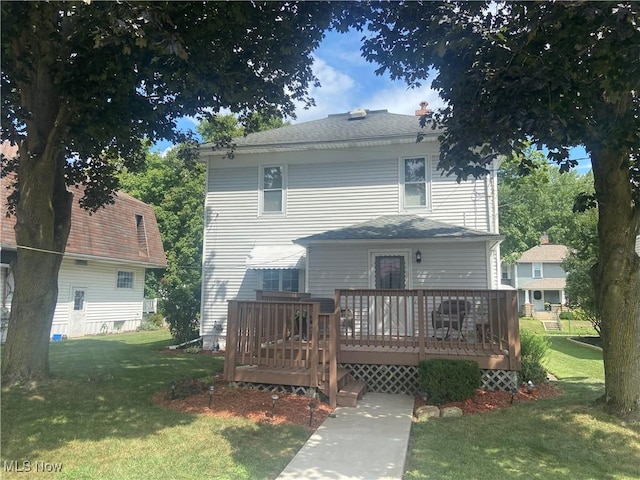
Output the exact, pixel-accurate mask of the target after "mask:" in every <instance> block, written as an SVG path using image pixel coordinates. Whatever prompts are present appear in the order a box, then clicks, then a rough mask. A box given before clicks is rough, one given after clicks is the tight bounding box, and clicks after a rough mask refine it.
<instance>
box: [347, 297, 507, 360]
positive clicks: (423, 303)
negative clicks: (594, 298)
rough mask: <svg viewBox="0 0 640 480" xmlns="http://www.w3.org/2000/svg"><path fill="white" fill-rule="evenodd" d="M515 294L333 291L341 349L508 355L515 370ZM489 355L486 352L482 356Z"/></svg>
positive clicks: (422, 356)
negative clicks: (339, 320) (447, 351)
mask: <svg viewBox="0 0 640 480" xmlns="http://www.w3.org/2000/svg"><path fill="white" fill-rule="evenodd" d="M516 300H517V299H516V292H515V291H510V290H380V289H360V290H358V289H342V290H336V299H335V301H336V305H337V307H338V308H339V311H341V312H342V315H341V322H340V336H341V345H344V346H366V347H409V348H417V349H418V350H419V354H420V357H421V358H424V357H425V354H426V351H427V350H429V351H430V352H433V351H434V350H438V349H448V350H451V349H465V350H487V351H491V352H503V353H508V355H509V358H510V359H512V362H513V363H512V367H513V368H514V369H515V368H517V361H518V360H517V359H518V358H519V353H520V352H519V345H520V342H519V334H518V313H517V301H516ZM487 353H488V352H487Z"/></svg>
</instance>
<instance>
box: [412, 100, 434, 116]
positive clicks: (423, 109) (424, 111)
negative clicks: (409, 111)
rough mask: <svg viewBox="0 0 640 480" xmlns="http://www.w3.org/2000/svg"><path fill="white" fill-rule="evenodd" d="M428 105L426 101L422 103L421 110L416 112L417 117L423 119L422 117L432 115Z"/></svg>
mask: <svg viewBox="0 0 640 480" xmlns="http://www.w3.org/2000/svg"><path fill="white" fill-rule="evenodd" d="M428 105H429V103H427V101H426V100H423V101H422V102H420V110H416V117H421V116H422V115H428V114H430V113H432V112H431V110H430V109H429V108H427V106H428Z"/></svg>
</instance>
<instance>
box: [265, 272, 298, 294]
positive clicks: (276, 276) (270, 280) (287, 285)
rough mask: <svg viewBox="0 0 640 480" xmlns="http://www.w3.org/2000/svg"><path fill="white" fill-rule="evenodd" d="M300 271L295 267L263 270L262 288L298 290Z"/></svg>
mask: <svg viewBox="0 0 640 480" xmlns="http://www.w3.org/2000/svg"><path fill="white" fill-rule="evenodd" d="M299 273H300V271H299V270H298V269H295V268H287V269H268V270H262V290H269V291H275V292H298V291H299V289H300V285H299V278H300V275H299Z"/></svg>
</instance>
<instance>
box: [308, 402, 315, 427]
mask: <svg viewBox="0 0 640 480" xmlns="http://www.w3.org/2000/svg"><path fill="white" fill-rule="evenodd" d="M314 408H316V402H309V426H311V424H312V423H313V410H314Z"/></svg>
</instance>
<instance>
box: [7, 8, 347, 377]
mask: <svg viewBox="0 0 640 480" xmlns="http://www.w3.org/2000/svg"><path fill="white" fill-rule="evenodd" d="M343 8H345V7H344V5H342V4H340V3H324V2H300V3H298V2H250V3H249V2H126V1H125V2H60V1H54V2H2V4H1V5H0V9H1V22H2V28H1V33H0V35H1V37H0V40H1V46H0V48H1V49H2V55H1V62H2V64H1V66H2V74H1V79H0V82H1V83H0V87H1V88H2V100H1V102H2V116H1V118H0V120H1V126H2V132H1V136H2V140H3V141H4V140H9V141H11V142H12V143H14V144H18V145H19V154H18V157H17V158H16V159H10V160H8V159H3V160H2V168H3V172H6V171H15V172H16V173H17V184H16V195H14V196H13V200H14V202H15V214H16V216H17V224H16V225H17V226H16V240H17V243H18V245H19V248H18V251H17V260H16V262H15V265H14V267H13V272H14V277H15V294H14V297H13V301H12V309H11V316H10V320H9V328H8V332H7V343H6V346H5V349H4V352H3V362H2V371H3V378H4V379H6V380H12V379H15V380H19V379H21V378H37V377H41V376H45V375H47V374H48V351H49V339H48V336H49V331H50V328H51V321H52V319H53V312H54V309H55V305H56V300H57V296H58V289H57V276H58V271H59V267H60V262H61V258H62V255H61V253H63V252H64V249H65V246H66V242H67V237H68V234H69V228H70V221H71V214H70V212H71V203H72V202H73V201H78V199H75V200H74V199H73V198H72V196H71V194H70V193H69V192H68V191H67V189H66V186H67V185H72V184H84V185H85V187H86V188H85V196H84V198H82V199H79V201H80V203H81V205H82V206H84V207H85V208H88V209H97V208H100V206H102V205H104V204H106V203H109V202H110V201H111V198H112V194H113V192H114V190H115V189H116V188H117V187H118V181H117V175H116V174H117V172H118V171H119V170H120V169H122V168H123V166H124V167H127V168H128V169H129V170H130V171H136V170H137V169H139V168H140V166H141V165H142V163H143V162H144V158H145V155H144V152H145V148H144V146H145V144H146V143H145V142H154V141H156V140H158V139H162V138H167V139H170V140H174V141H180V140H184V137H185V135H183V134H181V133H180V132H178V131H177V130H176V119H178V118H180V117H183V116H186V115H189V116H195V117H203V118H206V117H207V116H208V115H209V114H211V113H212V112H213V113H216V112H218V111H220V109H228V111H230V112H233V113H235V114H237V115H238V116H239V117H240V118H241V119H243V120H245V119H246V120H247V123H250V117H251V113H252V112H256V111H260V112H263V113H264V114H265V115H268V116H273V115H275V116H284V115H294V102H296V101H299V102H302V103H303V104H310V103H311V102H312V100H311V98H309V96H308V95H307V91H308V88H309V86H310V85H313V84H315V83H316V82H317V80H316V79H315V78H314V76H313V74H312V72H311V64H312V56H311V53H312V51H313V50H314V49H315V48H316V47H317V46H318V44H319V42H320V40H321V39H322V38H323V35H324V31H325V30H326V29H327V28H329V27H330V26H331V25H332V22H334V20H335V19H336V18H337V17H338V16H339V14H340V12H341V11H342V9H343ZM25 247H26V248H25Z"/></svg>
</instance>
